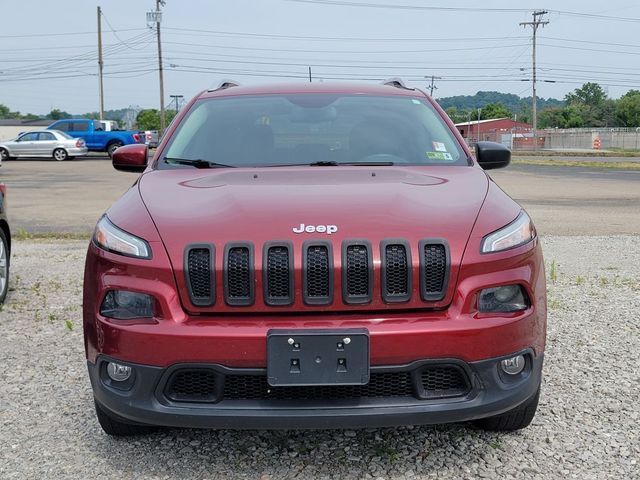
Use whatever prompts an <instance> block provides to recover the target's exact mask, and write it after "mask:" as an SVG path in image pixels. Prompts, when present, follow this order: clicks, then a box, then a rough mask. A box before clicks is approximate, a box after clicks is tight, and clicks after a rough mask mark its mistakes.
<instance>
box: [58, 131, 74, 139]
mask: <svg viewBox="0 0 640 480" xmlns="http://www.w3.org/2000/svg"><path fill="white" fill-rule="evenodd" d="M57 132H58V135H60V136H61V137H62V138H65V139H67V140H71V139H73V137H72V136H71V135H69V134H68V133H65V132H61V131H60V130H58V131H57Z"/></svg>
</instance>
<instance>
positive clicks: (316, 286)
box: [302, 245, 333, 305]
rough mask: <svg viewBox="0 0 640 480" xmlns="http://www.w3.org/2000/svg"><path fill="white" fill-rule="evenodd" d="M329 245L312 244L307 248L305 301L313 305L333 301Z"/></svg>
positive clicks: (304, 273)
mask: <svg viewBox="0 0 640 480" xmlns="http://www.w3.org/2000/svg"><path fill="white" fill-rule="evenodd" d="M329 252H330V250H329V247H328V246H327V245H312V246H309V247H307V248H306V250H305V255H306V256H305V262H306V263H305V267H304V269H303V271H302V274H303V277H304V289H305V294H304V298H305V302H307V303H309V304H313V305H318V304H327V303H330V302H331V295H332V287H333V285H332V282H331V273H332V272H331V263H332V262H331V258H330V254H329Z"/></svg>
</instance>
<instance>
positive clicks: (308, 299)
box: [302, 240, 335, 305]
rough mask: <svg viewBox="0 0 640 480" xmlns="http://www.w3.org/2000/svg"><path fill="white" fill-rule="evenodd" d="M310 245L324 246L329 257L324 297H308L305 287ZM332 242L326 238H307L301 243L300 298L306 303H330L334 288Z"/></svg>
mask: <svg viewBox="0 0 640 480" xmlns="http://www.w3.org/2000/svg"><path fill="white" fill-rule="evenodd" d="M310 247H325V248H326V249H327V255H328V257H329V295H328V296H326V297H310V296H309V292H308V288H307V275H308V273H307V272H308V258H307V257H308V255H307V251H308V249H309V248H310ZM334 274H335V270H334V268H333V244H332V243H331V242H329V241H327V240H307V241H305V242H304V243H303V244H302V299H303V301H304V303H305V304H307V305H331V304H332V303H333V288H334V279H333V277H334Z"/></svg>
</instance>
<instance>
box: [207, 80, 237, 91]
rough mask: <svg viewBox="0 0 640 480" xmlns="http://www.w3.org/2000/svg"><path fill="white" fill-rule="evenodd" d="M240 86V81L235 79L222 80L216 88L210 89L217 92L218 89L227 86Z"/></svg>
mask: <svg viewBox="0 0 640 480" xmlns="http://www.w3.org/2000/svg"><path fill="white" fill-rule="evenodd" d="M239 86H240V83H239V82H236V81H235V80H222V81H221V82H220V83H219V84H218V86H217V87H216V88H212V89H210V90H208V91H209V92H215V91H216V90H224V89H226V88H231V87H239Z"/></svg>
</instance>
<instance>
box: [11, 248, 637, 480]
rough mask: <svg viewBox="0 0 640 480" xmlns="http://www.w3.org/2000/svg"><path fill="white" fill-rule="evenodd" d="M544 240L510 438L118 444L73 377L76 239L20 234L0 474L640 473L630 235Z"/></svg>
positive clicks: (361, 436)
mask: <svg viewBox="0 0 640 480" xmlns="http://www.w3.org/2000/svg"><path fill="white" fill-rule="evenodd" d="M603 245H606V246H607V247H606V248H603ZM544 246H545V254H546V259H547V275H548V277H549V303H550V317H549V332H548V349H547V357H546V365H545V372H544V373H545V378H544V386H543V394H542V397H541V404H540V407H539V410H538V415H537V416H536V418H535V419H534V421H533V424H532V425H531V426H530V427H529V428H528V429H526V430H524V431H522V432H519V433H512V434H496V433H485V432H481V431H477V430H474V429H472V428H471V427H469V426H466V425H452V426H440V427H419V428H396V429H392V428H388V429H370V430H359V431H306V432H298V431H292V432H233V431H197V430H165V431H162V432H159V433H156V434H153V435H150V436H147V437H140V438H135V439H129V440H116V439H111V438H109V437H108V436H106V435H104V434H103V433H102V431H101V429H100V427H99V426H98V423H97V421H96V419H95V417H94V413H93V405H92V398H91V391H90V387H89V382H88V378H87V375H86V371H85V364H84V352H83V344H82V332H81V310H80V303H81V288H82V268H83V259H84V251H85V247H86V244H85V243H84V242H77V241H21V242H18V243H17V244H16V245H15V252H14V253H15V255H14V258H13V265H12V267H13V281H12V288H13V291H12V292H11V293H10V297H9V299H8V304H7V305H5V306H4V309H3V311H2V312H1V313H0V328H1V330H0V331H1V335H0V352H1V357H0V358H1V359H2V360H3V365H2V368H1V369H0V385H2V387H1V389H0V478H2V479H18V478H20V479H22V478H29V479H31V478H83V479H84V478H95V477H101V478H118V479H122V478H124V479H128V478H132V479H134V478H143V477H148V478H184V479H187V478H208V479H218V478H249V479H260V480H266V479H277V478H336V479H344V478H394V479H401V478H441V479H442V478H445V479H448V478H451V479H454V478H455V479H458V478H528V479H529V478H560V477H563V478H579V479H586V478H598V479H602V478H616V479H622V478H624V479H629V478H640V466H639V465H638V462H640V439H639V433H638V432H639V430H640V429H639V427H638V425H639V423H640V406H639V404H638V401H637V400H638V394H639V393H640V387H639V385H640V372H639V369H638V366H637V359H638V357H639V355H640V315H639V314H638V312H640V238H639V237H637V236H615V237H546V238H544ZM44 259H46V265H47V267H46V268H43V260H44Z"/></svg>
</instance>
